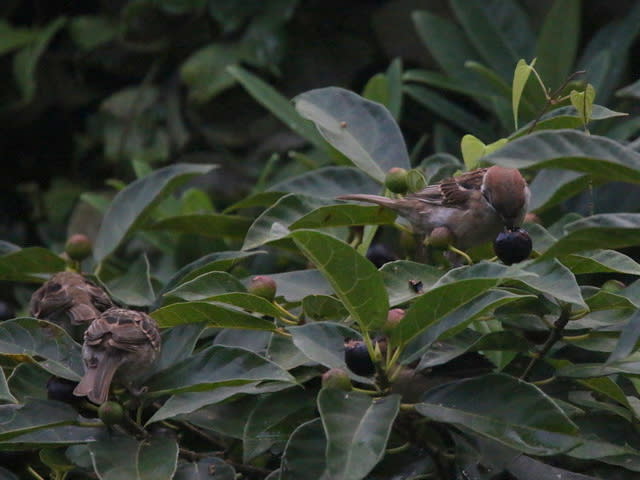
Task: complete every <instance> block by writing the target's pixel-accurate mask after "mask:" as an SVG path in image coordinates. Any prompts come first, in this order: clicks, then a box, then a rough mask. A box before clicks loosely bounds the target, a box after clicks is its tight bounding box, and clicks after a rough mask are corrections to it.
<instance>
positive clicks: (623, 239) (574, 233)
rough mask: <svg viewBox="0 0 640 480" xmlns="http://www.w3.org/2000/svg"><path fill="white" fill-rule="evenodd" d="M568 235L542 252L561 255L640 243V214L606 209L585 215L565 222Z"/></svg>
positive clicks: (551, 255) (547, 254) (552, 255)
mask: <svg viewBox="0 0 640 480" xmlns="http://www.w3.org/2000/svg"><path fill="white" fill-rule="evenodd" d="M565 231H566V235H565V236H563V237H561V238H559V239H558V241H557V242H556V243H554V244H553V245H551V246H550V247H549V249H548V250H547V251H546V252H544V253H543V255H544V257H548V258H552V257H557V256H559V255H567V254H570V253H576V252H581V251H583V250H593V249H596V248H622V247H630V246H634V245H638V244H640V214H638V213H603V214H600V215H593V216H591V217H586V218H582V219H579V220H576V221H575V222H571V223H569V224H567V225H566V226H565Z"/></svg>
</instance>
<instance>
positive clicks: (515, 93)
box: [511, 58, 536, 130]
mask: <svg viewBox="0 0 640 480" xmlns="http://www.w3.org/2000/svg"><path fill="white" fill-rule="evenodd" d="M535 64H536V59H535V58H534V59H533V60H531V63H529V64H527V62H526V61H525V60H523V59H520V60H518V64H517V65H516V69H515V71H514V72H513V82H512V86H511V109H512V110H513V124H514V126H515V127H514V128H515V129H516V130H517V129H518V110H519V108H520V100H521V99H522V92H523V91H524V87H525V85H526V84H527V80H529V76H530V75H531V71H532V70H533V67H534V66H535Z"/></svg>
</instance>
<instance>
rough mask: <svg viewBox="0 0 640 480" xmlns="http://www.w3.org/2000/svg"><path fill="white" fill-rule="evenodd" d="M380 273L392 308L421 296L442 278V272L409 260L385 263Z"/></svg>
mask: <svg viewBox="0 0 640 480" xmlns="http://www.w3.org/2000/svg"><path fill="white" fill-rule="evenodd" d="M380 271H381V272H382V277H383V279H384V284H385V286H386V288H387V293H388V294H389V305H390V306H392V307H395V306H397V305H400V304H403V303H405V302H408V301H409V300H412V299H414V298H416V297H417V296H419V295H421V294H422V292H424V291H425V290H429V289H430V288H431V287H432V286H433V284H434V283H436V282H437V281H438V279H439V278H440V277H441V276H442V271H441V270H439V269H437V268H436V267H433V266H431V265H425V264H423V263H417V262H411V261H409V260H398V261H395V262H388V263H385V264H384V265H383V266H382V267H381V268H380Z"/></svg>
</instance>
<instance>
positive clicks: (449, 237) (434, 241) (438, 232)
mask: <svg viewBox="0 0 640 480" xmlns="http://www.w3.org/2000/svg"><path fill="white" fill-rule="evenodd" d="M452 243H453V233H451V230H449V229H448V228H447V227H436V228H434V229H433V230H432V231H431V234H430V235H429V245H432V246H434V247H436V248H447V247H448V246H449V245H451V244H452Z"/></svg>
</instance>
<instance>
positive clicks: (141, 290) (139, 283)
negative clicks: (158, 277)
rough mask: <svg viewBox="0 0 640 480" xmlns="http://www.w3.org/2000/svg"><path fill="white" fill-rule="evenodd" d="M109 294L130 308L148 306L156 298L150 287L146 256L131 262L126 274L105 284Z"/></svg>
mask: <svg viewBox="0 0 640 480" xmlns="http://www.w3.org/2000/svg"><path fill="white" fill-rule="evenodd" d="M107 287H108V289H109V293H110V294H111V295H112V296H113V297H114V298H116V299H118V300H119V301H121V302H122V303H124V304H126V305H130V306H137V307H143V306H149V305H151V304H152V303H153V301H154V300H155V298H156V295H155V292H154V291H153V286H152V285H151V273H150V266H149V260H148V259H147V256H146V255H143V256H142V257H140V258H138V259H137V260H136V261H134V262H133V264H132V265H131V267H129V270H127V272H126V273H125V274H124V275H122V276H120V277H116V278H114V279H113V280H111V281H109V282H107Z"/></svg>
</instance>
